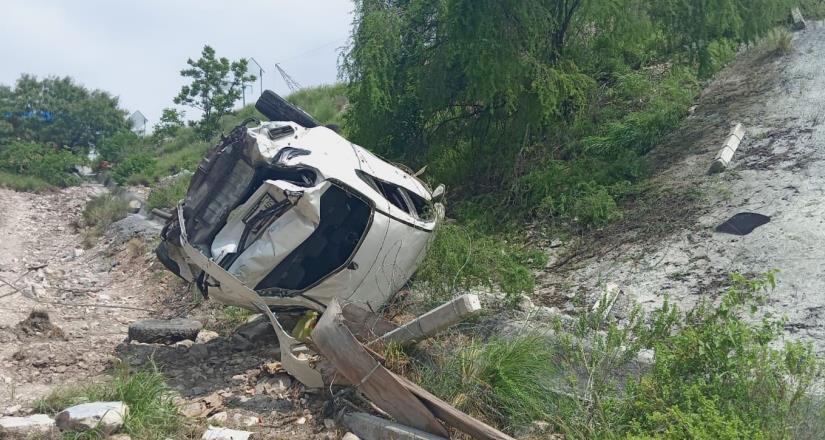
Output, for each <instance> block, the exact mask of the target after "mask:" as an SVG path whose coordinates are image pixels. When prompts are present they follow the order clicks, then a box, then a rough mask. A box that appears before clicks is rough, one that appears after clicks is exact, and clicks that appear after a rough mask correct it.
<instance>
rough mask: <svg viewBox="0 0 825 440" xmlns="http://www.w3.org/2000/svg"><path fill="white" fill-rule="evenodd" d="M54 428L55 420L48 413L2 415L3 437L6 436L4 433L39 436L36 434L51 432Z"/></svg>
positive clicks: (0, 421)
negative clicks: (16, 415) (24, 415)
mask: <svg viewBox="0 0 825 440" xmlns="http://www.w3.org/2000/svg"><path fill="white" fill-rule="evenodd" d="M52 429H54V420H52V418H51V417H49V416H47V415H46V414H34V415H31V416H28V417H0V437H2V438H5V436H4V435H3V434H12V435H18V436H21V437H23V438H29V437H35V438H37V437H36V434H42V433H45V432H49V431H51V430H52ZM12 438H13V437H12Z"/></svg>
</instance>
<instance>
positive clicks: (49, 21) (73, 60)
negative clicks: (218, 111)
mask: <svg viewBox="0 0 825 440" xmlns="http://www.w3.org/2000/svg"><path fill="white" fill-rule="evenodd" d="M352 9H353V4H352V2H351V0H314V1H312V0H309V1H300V0H224V1H221V0H132V1H120V0H117V1H113V0H72V1H66V0H0V17H2V18H1V19H2V23H3V24H2V25H1V26H0V60H2V61H0V83H2V84H9V85H10V84H13V83H14V81H15V80H16V79H17V78H18V77H19V76H20V74H21V73H30V74H34V75H37V76H39V77H42V76H47V75H58V76H64V75H69V76H71V77H73V78H75V79H76V80H77V81H78V82H80V83H82V84H83V85H85V86H87V87H90V88H100V89H103V90H107V91H109V92H111V93H112V94H114V95H118V96H120V103H121V106H122V107H124V108H126V109H127V110H129V111H130V112H132V111H134V110H140V111H141V112H142V113H143V114H144V115H146V116H147V117H148V118H149V120H150V124H152V125H153V124H154V123H155V122H156V121H157V119H158V116H159V115H160V112H161V109H162V108H164V107H172V106H173V104H172V98H173V97H174V96H175V95H176V94H177V93H178V91H179V90H180V87H181V85H183V84H184V83H185V81H184V79H183V78H181V77H180V75H179V72H180V70H181V69H183V68H185V67H186V60H187V58H194V59H197V57H198V56H199V55H200V51H201V49H202V48H203V45H204V44H209V45H210V46H212V47H213V48H215V51H216V52H217V55H218V56H225V57H227V58H229V59H232V60H235V59H238V58H249V57H254V58H255V59H256V60H257V61H258V62H260V63H261V65H262V66H263V68H264V70H265V71H266V73H264V75H263V83H264V89H273V90H275V91H276V92H278V93H286V92H287V91H288V89H287V88H286V85H285V84H284V81H283V80H282V79H281V77H280V75H278V74H277V72H276V71H275V69H274V67H273V65H274V64H275V63H281V66H282V67H283V68H284V70H286V71H287V72H288V73H289V75H290V76H292V77H293V78H294V79H295V80H296V81H297V82H298V83H300V84H301V85H303V86H309V85H316V84H324V83H331V82H334V81H335V80H336V79H337V63H338V56H339V54H340V52H341V48H342V47H343V46H344V45H345V44H346V42H347V37H348V36H349V32H350V26H351V24H352ZM250 64H251V63H250ZM251 70H252V72H251V73H254V74H255V75H256V76H258V72H257V67H254V65H253V67H252V69H251ZM259 84H260V81H256V84H255V88H254V97H255V98H257V96H258V95H259V93H260V90H259ZM247 99H248V100H249V97H248V98H247ZM193 113H194V112H193V111H191V110H190V111H188V113H187V116H193Z"/></svg>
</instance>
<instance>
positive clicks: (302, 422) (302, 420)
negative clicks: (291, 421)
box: [295, 417, 307, 425]
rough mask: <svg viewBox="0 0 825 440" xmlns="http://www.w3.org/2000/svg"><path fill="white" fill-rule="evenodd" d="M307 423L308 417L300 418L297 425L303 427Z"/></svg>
mask: <svg viewBox="0 0 825 440" xmlns="http://www.w3.org/2000/svg"><path fill="white" fill-rule="evenodd" d="M306 422H307V418H306V417H298V420H296V421H295V423H296V424H298V425H303V424H304V423H306Z"/></svg>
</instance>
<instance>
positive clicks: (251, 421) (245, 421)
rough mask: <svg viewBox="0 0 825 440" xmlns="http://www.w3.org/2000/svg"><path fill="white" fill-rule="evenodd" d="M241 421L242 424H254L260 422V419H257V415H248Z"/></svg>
mask: <svg viewBox="0 0 825 440" xmlns="http://www.w3.org/2000/svg"><path fill="white" fill-rule="evenodd" d="M241 423H243V424H244V426H255V425H257V424H258V423H261V419H259V418H258V417H255V416H249V417H244V418H243V419H242V420H241Z"/></svg>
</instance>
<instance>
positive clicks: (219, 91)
mask: <svg viewBox="0 0 825 440" xmlns="http://www.w3.org/2000/svg"><path fill="white" fill-rule="evenodd" d="M186 64H188V65H189V68H187V69H184V70H181V72H180V74H181V76H183V77H184V78H191V80H192V82H191V83H190V84H189V85H185V86H183V87H182V88H181V89H180V93H178V96H176V97H175V98H174V100H173V101H174V102H175V104H182V105H187V106H189V107H193V108H196V109H198V110H201V111H202V112H203V117H202V118H201V120H200V122H199V123H198V124H197V127H198V129H199V131H200V132H201V134H202V135H204V136H210V135H212V134H214V133H215V132H216V131H217V130H218V121H219V120H220V118H221V116H223V115H225V114H226V113H228V112H229V111H230V110H231V109H232V106H233V105H235V103H236V102H237V101H238V100H239V99H241V93H243V85H244V84H245V83H247V82H252V81H255V79H256V78H255V76H254V75H249V74H247V69H248V66H247V60H246V59H244V58H241V59H240V60H238V61H229V59H227V58H225V57H221V58H217V57H216V56H215V49H213V48H211V47H209V46H204V47H203V51H202V52H201V57H200V59H198V60H197V61H193V60H192V59H191V58H190V59H189V60H187V61H186Z"/></svg>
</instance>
